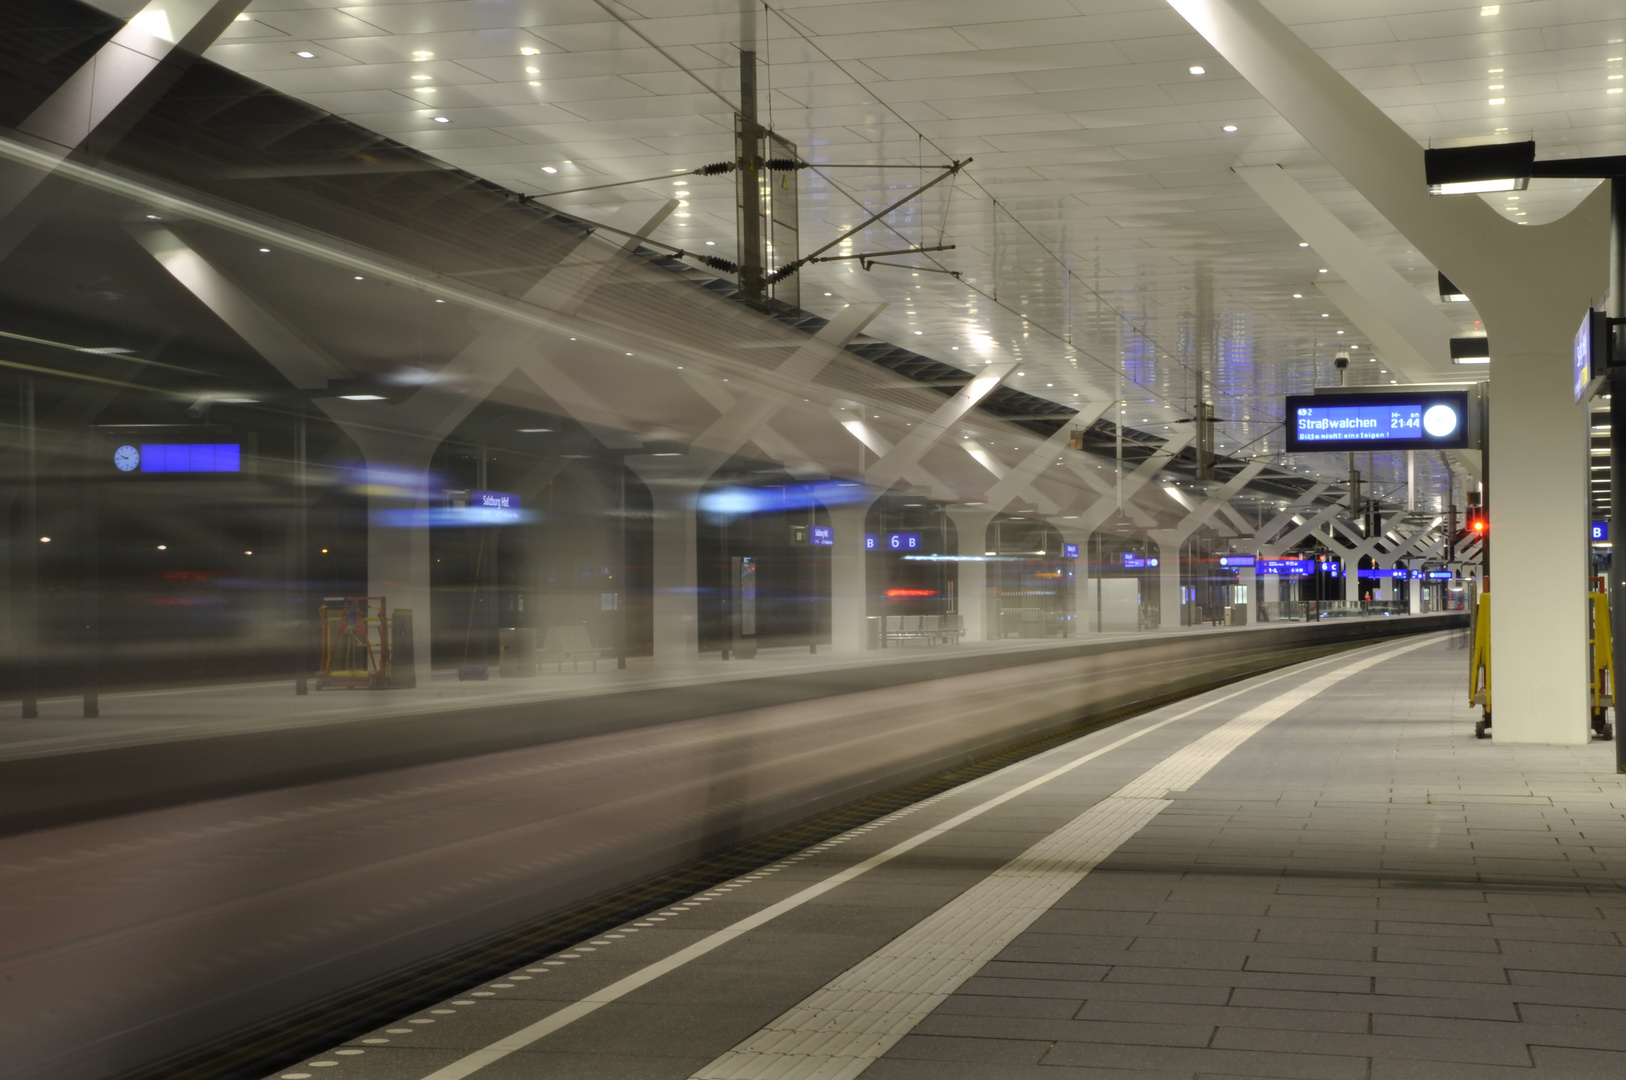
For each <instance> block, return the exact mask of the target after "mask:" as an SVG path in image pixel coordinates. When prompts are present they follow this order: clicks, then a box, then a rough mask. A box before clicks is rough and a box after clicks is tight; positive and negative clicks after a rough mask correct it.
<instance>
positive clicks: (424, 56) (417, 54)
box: [412, 49, 435, 60]
mask: <svg viewBox="0 0 1626 1080" xmlns="http://www.w3.org/2000/svg"><path fill="white" fill-rule="evenodd" d="M434 58H435V54H434V53H432V52H430V51H429V50H428V49H418V50H416V51H414V52H413V54H412V59H414V60H433V59H434Z"/></svg>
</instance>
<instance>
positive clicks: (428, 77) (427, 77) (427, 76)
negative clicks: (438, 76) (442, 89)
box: [412, 75, 434, 82]
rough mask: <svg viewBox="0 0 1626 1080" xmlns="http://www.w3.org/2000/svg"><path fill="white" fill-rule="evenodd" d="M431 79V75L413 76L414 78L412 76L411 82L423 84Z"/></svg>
mask: <svg viewBox="0 0 1626 1080" xmlns="http://www.w3.org/2000/svg"><path fill="white" fill-rule="evenodd" d="M433 78H434V76H433V75H414V76H412V81H413V82H423V81H424V80H426V79H433Z"/></svg>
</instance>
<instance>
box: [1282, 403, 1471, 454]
mask: <svg viewBox="0 0 1626 1080" xmlns="http://www.w3.org/2000/svg"><path fill="white" fill-rule="evenodd" d="M1469 445H1470V443H1469V431H1468V395H1467V392H1466V391H1454V390H1445V391H1433V392H1421V393H1418V392H1413V393H1377V394H1293V395H1290V396H1289V397H1288V399H1287V450H1288V451H1289V452H1290V453H1291V452H1299V453H1303V452H1305V451H1313V450H1341V449H1350V448H1356V447H1360V448H1363V449H1378V448H1389V449H1395V450H1424V449H1430V448H1434V449H1442V450H1445V449H1462V448H1464V447H1467V446H1469Z"/></svg>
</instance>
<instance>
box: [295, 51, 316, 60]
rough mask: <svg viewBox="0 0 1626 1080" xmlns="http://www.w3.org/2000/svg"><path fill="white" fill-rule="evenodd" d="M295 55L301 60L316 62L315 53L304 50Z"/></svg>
mask: <svg viewBox="0 0 1626 1080" xmlns="http://www.w3.org/2000/svg"><path fill="white" fill-rule="evenodd" d="M294 55H295V56H297V57H299V58H300V59H301V60H315V59H316V54H315V53H313V52H305V51H304V50H303V49H301V50H300V51H299V52H296V53H294Z"/></svg>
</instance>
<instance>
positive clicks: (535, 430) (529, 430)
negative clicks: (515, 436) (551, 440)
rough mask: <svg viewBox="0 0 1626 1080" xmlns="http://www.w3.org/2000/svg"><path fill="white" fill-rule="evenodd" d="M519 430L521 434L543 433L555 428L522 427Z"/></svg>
mask: <svg viewBox="0 0 1626 1080" xmlns="http://www.w3.org/2000/svg"><path fill="white" fill-rule="evenodd" d="M518 430H519V433H520V434H521V435H541V434H544V433H546V432H549V431H552V430H553V429H552V428H550V427H522V428H519V429H518Z"/></svg>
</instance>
